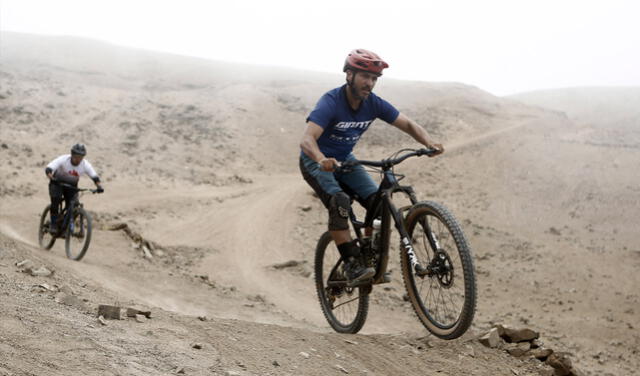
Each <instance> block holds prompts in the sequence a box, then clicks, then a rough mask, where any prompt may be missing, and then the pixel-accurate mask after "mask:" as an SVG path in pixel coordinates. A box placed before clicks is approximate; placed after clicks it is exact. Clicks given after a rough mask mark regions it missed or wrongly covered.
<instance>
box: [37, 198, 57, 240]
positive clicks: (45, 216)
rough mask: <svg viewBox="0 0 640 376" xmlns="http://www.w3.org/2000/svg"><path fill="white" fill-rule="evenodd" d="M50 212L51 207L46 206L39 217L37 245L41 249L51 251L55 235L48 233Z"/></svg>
mask: <svg viewBox="0 0 640 376" xmlns="http://www.w3.org/2000/svg"><path fill="white" fill-rule="evenodd" d="M50 211H51V205H47V207H46V208H44V211H43V212H42V215H41V216H40V226H39V227H38V243H40V247H42V248H43V249H51V247H53V243H55V242H56V237H55V234H52V233H51V232H49V228H50V223H51V216H50V215H49V213H50Z"/></svg>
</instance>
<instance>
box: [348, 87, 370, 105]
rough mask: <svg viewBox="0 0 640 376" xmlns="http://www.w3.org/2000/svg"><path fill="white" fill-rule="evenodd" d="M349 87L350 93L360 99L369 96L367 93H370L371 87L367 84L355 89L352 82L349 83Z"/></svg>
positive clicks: (362, 99)
mask: <svg viewBox="0 0 640 376" xmlns="http://www.w3.org/2000/svg"><path fill="white" fill-rule="evenodd" d="M349 89H350V90H351V95H353V97H354V98H358V99H359V100H361V101H364V100H365V99H367V98H368V97H369V94H371V88H370V87H368V86H363V87H361V88H360V89H356V88H355V85H353V84H352V85H349Z"/></svg>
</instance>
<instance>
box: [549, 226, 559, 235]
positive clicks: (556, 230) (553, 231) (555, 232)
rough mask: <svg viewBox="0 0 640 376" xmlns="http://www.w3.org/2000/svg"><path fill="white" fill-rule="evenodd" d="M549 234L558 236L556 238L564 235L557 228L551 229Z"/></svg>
mask: <svg viewBox="0 0 640 376" xmlns="http://www.w3.org/2000/svg"><path fill="white" fill-rule="evenodd" d="M549 233H551V234H552V235H556V236H560V235H562V233H560V230H558V229H557V228H555V227H549Z"/></svg>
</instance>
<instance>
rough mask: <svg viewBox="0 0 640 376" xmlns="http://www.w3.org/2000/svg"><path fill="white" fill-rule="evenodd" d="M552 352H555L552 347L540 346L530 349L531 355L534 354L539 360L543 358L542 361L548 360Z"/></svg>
mask: <svg viewBox="0 0 640 376" xmlns="http://www.w3.org/2000/svg"><path fill="white" fill-rule="evenodd" d="M551 354H553V350H551V349H545V348H543V347H539V348H536V349H531V350H530V351H529V355H531V356H533V357H534V358H536V359H539V360H541V361H543V362H544V361H545V360H547V358H548V357H549V356H550V355H551Z"/></svg>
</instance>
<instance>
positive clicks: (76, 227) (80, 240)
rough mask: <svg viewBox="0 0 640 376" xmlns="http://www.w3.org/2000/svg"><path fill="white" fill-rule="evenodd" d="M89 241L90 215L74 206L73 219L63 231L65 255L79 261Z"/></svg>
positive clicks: (87, 247) (85, 251)
mask: <svg viewBox="0 0 640 376" xmlns="http://www.w3.org/2000/svg"><path fill="white" fill-rule="evenodd" d="M90 242H91V216H90V215H89V214H88V213H87V212H86V211H85V210H84V209H83V208H80V207H77V208H75V210H74V213H73V219H72V220H71V221H70V223H69V225H68V226H67V229H66V232H65V239H64V245H65V250H66V252H67V257H68V258H70V259H72V260H75V261H80V260H81V259H82V258H83V257H84V255H85V253H87V249H89V243H90Z"/></svg>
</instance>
